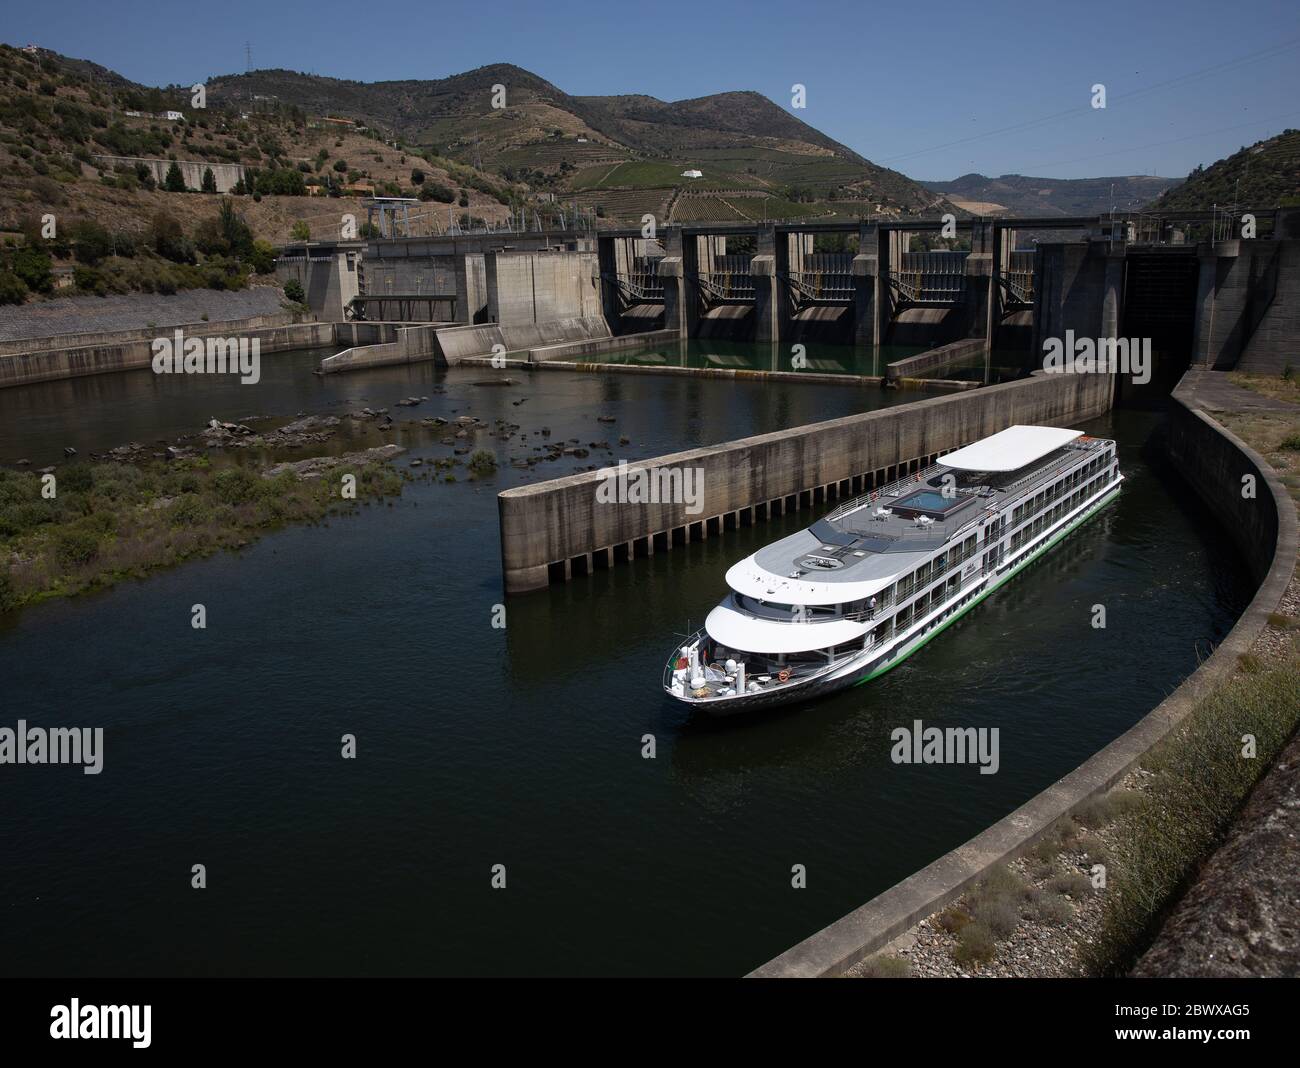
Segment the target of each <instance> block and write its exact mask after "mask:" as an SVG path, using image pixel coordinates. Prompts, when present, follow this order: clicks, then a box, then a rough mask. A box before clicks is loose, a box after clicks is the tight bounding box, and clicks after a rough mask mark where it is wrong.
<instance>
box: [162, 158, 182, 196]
mask: <svg viewBox="0 0 1300 1068" xmlns="http://www.w3.org/2000/svg"><path fill="white" fill-rule="evenodd" d="M163 188H164V189H165V190H167V192H169V193H184V192H185V176H184V175H182V174H181V168H180V164H179V163H177V162H176V161H175V160H172V165H171V166H170V167H168V168H167V177H166V178H164V179H163Z"/></svg>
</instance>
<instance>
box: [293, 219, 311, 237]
mask: <svg viewBox="0 0 1300 1068" xmlns="http://www.w3.org/2000/svg"><path fill="white" fill-rule="evenodd" d="M289 236H290V237H292V238H293V239H294V240H295V241H310V240H311V225H310V224H309V223H308V222H307V220H306V219H299V220H298V221H297V222H295V223H294V224H293V229H292V230H290V231H289Z"/></svg>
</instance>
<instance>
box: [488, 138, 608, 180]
mask: <svg viewBox="0 0 1300 1068" xmlns="http://www.w3.org/2000/svg"><path fill="white" fill-rule="evenodd" d="M626 159H631V154H630V153H629V152H628V151H627V149H625V148H621V147H619V146H618V145H606V144H601V143H599V142H594V141H589V142H587V143H585V144H582V143H579V142H577V141H573V140H568V139H563V140H562V139H559V138H556V139H553V140H547V141H542V142H538V143H535V144H531V145H520V146H519V147H518V148H512V149H508V150H507V151H505V152H502V153H500V154H499V155H498V156H497V157H496V161H497V164H498V166H501V167H536V168H537V169H538V170H547V171H549V170H554V169H556V168H557V167H559V165H560V164H561V163H564V162H566V161H567V162H569V163H571V164H573V165H574V166H575V167H579V168H583V169H590V168H592V167H593V165H596V164H601V165H603V169H606V170H607V169H608V168H609V167H612V166H613V165H614V164H616V163H620V162H622V161H623V160H626ZM579 173H580V174H581V173H583V170H579Z"/></svg>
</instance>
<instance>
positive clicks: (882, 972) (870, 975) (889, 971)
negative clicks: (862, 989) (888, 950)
mask: <svg viewBox="0 0 1300 1068" xmlns="http://www.w3.org/2000/svg"><path fill="white" fill-rule="evenodd" d="M859 974H861V976H862V978H863V979H910V978H911V977H912V966H911V965H910V964H909V963H908V962H907V961H905V960H904V959H903V958H902V957H891V956H887V955H881V956H877V957H872V958H870V959H869V960H867V961H864V962H863V964H862V970H861V972H860V973H859Z"/></svg>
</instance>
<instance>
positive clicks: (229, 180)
mask: <svg viewBox="0 0 1300 1068" xmlns="http://www.w3.org/2000/svg"><path fill="white" fill-rule="evenodd" d="M94 158H95V159H96V160H97V161H98V162H99V163H100V164H101V165H102V166H103V167H104V169H105V170H112V169H113V168H114V167H116V166H119V165H123V166H127V167H135V165H136V164H137V163H143V164H144V165H145V166H146V167H148V168H149V171H150V173H151V174H153V177H154V181H155V182H157V183H158V185H159V187H160V188H161V186H162V184H163V183H164V182H165V181H167V172H168V171H169V170H171V165H172V160H169V159H142V158H140V157H138V156H95V157H94ZM176 165H177V166H178V167H180V171H181V177H182V178H184V179H185V188H186V189H194V190H198V189H202V188H203V172H204V171H206V170H211V171H212V177H213V178H215V179H216V182H217V192H218V193H229V192H230V191H231V190H232V189H234V188H235V186H236V185H237V184H238V183H239V182H240V181H242V180H243V177H244V165H243V164H242V163H208V162H205V161H204V160H177V161H176Z"/></svg>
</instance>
